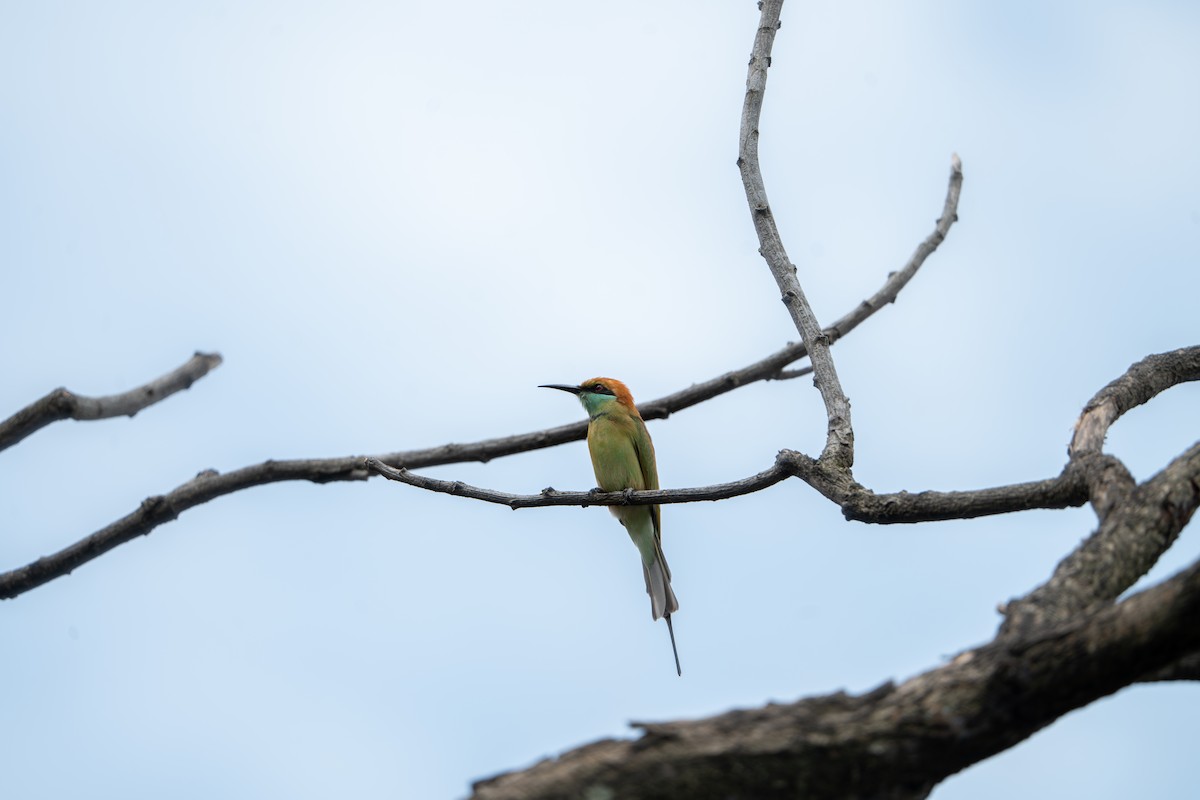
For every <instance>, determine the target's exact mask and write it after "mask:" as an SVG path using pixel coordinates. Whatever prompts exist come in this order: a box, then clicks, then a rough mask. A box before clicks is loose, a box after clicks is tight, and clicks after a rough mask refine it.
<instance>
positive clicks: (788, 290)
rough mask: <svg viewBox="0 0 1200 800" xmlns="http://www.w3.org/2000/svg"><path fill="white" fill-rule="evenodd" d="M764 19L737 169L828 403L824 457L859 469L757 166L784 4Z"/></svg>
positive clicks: (836, 387)
mask: <svg viewBox="0 0 1200 800" xmlns="http://www.w3.org/2000/svg"><path fill="white" fill-rule="evenodd" d="M759 6H760V8H761V9H762V17H761V19H760V21H759V23H758V32H757V33H756V34H755V37H754V49H753V50H752V51H751V54H750V68H749V74H748V75H747V76H746V99H745V102H744V104H743V106H742V126H741V135H740V137H739V143H738V161H737V163H738V168H739V169H740V170H741V172H742V184H743V185H744V187H745V189H746V202H747V203H749V205H750V215H751V218H752V219H753V221H754V230H755V232H756V233H757V234H758V241H759V252H760V253H761V254H762V257H763V258H764V259H766V262H767V265H768V266H769V267H770V269H771V274H772V275H774V276H775V283H776V284H777V285H778V286H779V291H780V294H781V295H782V298H783V302H784V304H785V305H786V306H787V307H788V311H789V312H790V313H791V315H792V322H793V323H794V324H795V325H796V330H798V331H799V332H800V337H801V338H802V339H803V340H804V345H805V347H807V348H808V354H809V357H810V359H811V361H812V365H813V373H814V376H815V381H814V382H815V383H816V385H817V388H818V389H819V390H820V392H821V399H822V400H824V402H825V414H826V417H827V418H828V429H827V435H826V440H825V449H824V451H823V452H822V453H821V459H822V460H827V461H830V462H831V463H833V464H835V465H836V466H838V467H839V468H841V469H845V470H848V469H850V467H851V466H853V465H854V429H853V427H852V426H851V424H850V403H849V401H847V400H846V395H845V393H844V392H843V391H842V386H841V383H840V381H839V380H838V376H837V370H836V369H835V368H834V365H833V358H832V356H831V355H830V353H829V346H830V344H831V342H830V340H829V337H828V336H826V335H825V334H824V332H823V331H822V330H821V325H820V323H818V322H817V317H816V315H815V314H814V313H813V310H812V308H811V307H810V306H809V304H808V298H806V297H805V296H804V290H803V289H802V288H801V286H800V281H799V280H798V279H797V277H796V267H795V266H794V265H793V264H792V262H791V260H790V259H789V258H788V255H787V251H786V250H785V249H784V247H783V239H782V237H780V235H779V228H778V227H777V226H776V224H775V217H774V215H773V214H772V213H771V206H770V203H769V202H768V201H767V189H766V186H765V185H764V183H763V178H762V169H761V168H760V166H759V162H758V137H759V131H758V121H759V118H760V116H761V115H762V103H763V94H764V92H765V91H766V88H767V69H768V68H769V67H770V65H771V48H772V46H773V45H774V43H775V32H776V31H777V30H778V29H779V26H780V22H779V13H780V11H781V9H782V8H783V0H763V2H761V3H759Z"/></svg>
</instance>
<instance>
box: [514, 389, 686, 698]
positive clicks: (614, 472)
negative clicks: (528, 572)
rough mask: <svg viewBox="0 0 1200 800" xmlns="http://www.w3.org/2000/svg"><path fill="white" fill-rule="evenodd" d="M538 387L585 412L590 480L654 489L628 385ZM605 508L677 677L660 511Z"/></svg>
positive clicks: (610, 486) (650, 457)
mask: <svg viewBox="0 0 1200 800" xmlns="http://www.w3.org/2000/svg"><path fill="white" fill-rule="evenodd" d="M538 388H539V389H558V390H560V391H563V392H570V393H571V394H573V395H575V396H576V397H578V398H579V402H580V403H582V404H583V407H584V409H585V410H586V411H587V414H588V432H587V442H588V452H589V453H590V454H591V456H592V469H593V470H594V471H595V473H596V483H597V485H598V486H599V487H600V489H601V490H602V491H605V492H620V491H625V490H629V489H632V490H635V491H641V490H643V489H657V488H658V467H657V465H656V463H655V460H654V443H653V442H651V441H650V433H649V431H647V430H646V423H645V422H643V421H642V415H641V413H640V412H638V409H637V406H636V405H634V402H633V396H632V395H631V394H630V393H629V387H627V386H626V385H625V384H623V383H621V382H620V381H619V380H616V379H615V378H591V379H590V380H586V381H584V382H583V383H581V384H579V385H578V386H568V385H566V384H561V383H546V384H542V385H541V386H539V387H538ZM608 510H609V511H610V512H612V515H613V516H614V517H616V518H617V519H618V520H619V521H620V523H621V524H622V525H623V526H625V530H626V532H628V533H629V538H630V539H632V540H633V543H634V545H636V546H637V549H638V552H639V553H640V554H641V556H642V575H643V577H645V579H646V594H648V595H650V615H651V618H652V619H653V620H655V621H657V620H658V619H659V618H660V617H661V618H663V619H665V620H666V621H667V632H668V633H670V635H671V652H672V653H673V654H674V655H675V674H676V675H679V676H682V675H683V670H682V669H681V668H680V666H679V650H678V649H677V648H676V647H675V628H674V626H672V625H671V615H672V614H674V613H675V612H676V611H678V610H679V601H678V600H677V599H676V598H675V591H674V590H673V589H672V588H671V568H670V567H668V566H667V559H666V557H664V556H663V550H662V513H661V511H660V509H659V507H658V506H656V505H655V506H640V505H639V506H633V505H630V506H609V507H608Z"/></svg>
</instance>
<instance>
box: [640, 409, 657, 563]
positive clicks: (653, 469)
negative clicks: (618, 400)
mask: <svg viewBox="0 0 1200 800" xmlns="http://www.w3.org/2000/svg"><path fill="white" fill-rule="evenodd" d="M633 449H634V450H635V451H636V452H637V459H638V466H640V467H641V468H642V481H643V483H644V485H645V487H646V488H647V489H657V488H658V464H657V463H656V462H655V460H654V442H652V441H650V432H649V431H647V430H646V423H644V422H642V420H641V419H640V418H635V419H634V430H633ZM650 518H651V519H653V520H654V538H655V539H657V540H658V541H662V512H661V510H660V508H659V507H658V506H650Z"/></svg>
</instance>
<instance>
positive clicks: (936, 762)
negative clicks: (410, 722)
mask: <svg viewBox="0 0 1200 800" xmlns="http://www.w3.org/2000/svg"><path fill="white" fill-rule="evenodd" d="M1197 614H1200V564H1194V565H1192V566H1191V567H1189V568H1188V569H1186V570H1184V571H1183V572H1181V573H1179V574H1178V575H1176V576H1175V577H1173V578H1171V579H1170V580H1167V581H1165V582H1164V583H1162V584H1159V585H1158V586H1154V587H1152V588H1150V589H1147V590H1145V591H1144V592H1141V593H1139V594H1136V595H1134V596H1132V597H1130V598H1128V599H1127V600H1125V601H1124V602H1122V603H1120V604H1118V605H1115V606H1109V607H1107V608H1104V609H1103V610H1100V611H1098V612H1095V613H1093V614H1090V615H1086V616H1084V617H1082V618H1078V619H1075V620H1073V621H1071V622H1070V623H1068V624H1066V625H1063V626H1060V627H1058V628H1055V629H1053V630H1051V631H1048V632H1046V633H1045V635H1041V636H1038V637H1037V638H1036V639H1031V640H1029V641H1022V642H1020V643H1015V644H1014V643H1012V642H1010V641H1007V640H1004V639H999V640H997V641H995V642H992V643H991V644H988V645H985V646H983V647H980V648H978V649H975V650H969V651H966V652H964V653H961V654H959V655H958V656H957V657H955V658H954V659H953V660H952V661H950V662H949V663H948V664H945V665H943V666H941V667H938V668H936V669H933V670H930V671H929V672H926V673H924V674H922V675H918V676H917V677H915V678H912V679H910V680H908V681H906V682H905V683H903V684H901V685H899V686H893V685H892V684H890V683H889V684H884V685H883V686H881V687H879V688H878V689H876V690H874V691H872V692H869V693H867V694H865V695H859V696H850V695H846V694H843V693H840V692H839V693H837V694H833V695H827V696H824V697H812V698H808V699H805V700H800V701H799V702H795V703H787V704H770V705H768V706H766V707H764V708H760V709H751V710H743V711H731V712H728V713H725V714H721V715H718V716H715V717H710V718H707V719H700V720H694V721H688V722H669V723H655V724H644V723H643V724H638V725H637V727H640V728H641V729H642V730H643V734H642V736H641V738H639V739H637V740H632V741H630V740H613V739H606V740H602V741H598V742H595V743H592V744H588V745H584V746H583V747H579V748H576V749H574V750H571V751H568V752H566V753H563V754H562V755H560V756H558V757H556V758H552V759H546V760H544V761H541V762H539V763H537V764H535V765H533V766H532V767H529V768H528V769H525V770H522V771H519V772H511V773H506V774H502V775H498V776H496V777H493V778H489V779H486V780H483V781H479V782H478V783H476V784H475V785H474V787H473V789H474V792H473V794H472V798H474V800H516V798H521V800H550V798H555V800H558V799H559V798H568V797H588V796H592V794H594V795H595V796H597V797H600V796H604V797H621V798H631V799H635V800H649V799H650V798H675V797H688V798H693V800H707V799H708V798H712V799H713V800H717V799H718V798H728V797H754V798H761V799H762V800H772V799H773V798H789V799H790V798H796V797H814V798H817V797H820V798H826V797H860V798H865V797H877V798H922V797H926V796H928V794H929V792H930V791H931V790H932V788H933V787H934V786H935V785H936V784H937V783H938V782H940V781H941V780H942V779H944V778H946V777H947V776H949V775H952V774H954V773H955V772H958V771H959V770H961V769H963V768H965V767H967V766H969V765H971V764H973V763H976V762H978V761H981V760H982V759H984V758H986V757H988V756H990V755H993V754H995V753H998V752H1000V751H1002V750H1005V749H1007V748H1009V747H1011V746H1012V745H1014V744H1016V743H1017V742H1020V741H1022V740H1024V739H1026V738H1028V737H1029V736H1030V735H1032V734H1033V733H1035V732H1036V731H1038V730H1040V729H1041V728H1043V727H1045V726H1046V725H1048V724H1050V723H1051V722H1053V721H1054V720H1056V719H1058V718H1059V717H1060V716H1062V715H1063V714H1065V713H1066V712H1068V711H1070V710H1072V709H1076V708H1080V707H1082V706H1085V705H1087V704H1088V703H1090V702H1092V701H1094V700H1097V699H1099V698H1101V697H1104V696H1106V695H1109V694H1111V693H1113V692H1115V691H1117V690H1118V689H1120V688H1121V687H1123V686H1126V685H1128V684H1129V683H1131V682H1133V681H1135V680H1138V679H1139V677H1140V676H1143V675H1147V674H1153V672H1154V671H1155V670H1160V669H1163V668H1164V667H1166V666H1168V665H1170V664H1172V663H1176V662H1178V661H1179V660H1180V659H1181V658H1183V657H1185V656H1188V655H1189V654H1191V653H1193V652H1194V651H1196V649H1197V647H1198V646H1200V626H1197V625H1196V624H1195V619H1196V616H1197Z"/></svg>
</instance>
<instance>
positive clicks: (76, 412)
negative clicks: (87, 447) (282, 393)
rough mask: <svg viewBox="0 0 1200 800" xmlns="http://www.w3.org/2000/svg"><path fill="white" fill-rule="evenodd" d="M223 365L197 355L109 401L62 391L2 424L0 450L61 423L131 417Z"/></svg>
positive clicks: (213, 358) (208, 355) (218, 358)
mask: <svg viewBox="0 0 1200 800" xmlns="http://www.w3.org/2000/svg"><path fill="white" fill-rule="evenodd" d="M220 363H221V356H220V355H219V354H217V353H196V354H195V355H194V356H192V357H191V358H189V359H188V360H187V362H186V363H184V364H183V365H182V366H181V367H179V368H177V369H175V370H173V371H171V372H168V373H167V374H166V375H163V376H162V377H160V378H155V379H154V380H152V381H150V382H149V383H147V384H145V385H144V386H139V387H137V388H136V389H130V390H129V391H128V392H123V393H121V394H113V395H109V396H107V397H87V396H85V395H81V394H75V393H73V392H70V391H68V390H66V389H63V388H59V389H55V390H54V391H52V392H50V393H49V394H47V395H46V396H45V397H43V398H41V399H40V400H35V401H34V402H32V403H30V404H29V405H27V406H25V408H22V409H21V410H20V411H18V412H17V413H16V414H13V415H12V416H11V417H9V418H8V419H6V420H4V421H3V422H0V450H4V449H6V448H9V447H12V446H13V445H14V444H16V443H17V442H19V441H21V440H22V439H24V438H25V437H26V436H28V435H30V434H31V433H33V432H34V431H37V430H39V429H40V428H44V427H46V426H47V425H49V424H50V423H52V422H58V421H59V420H60V419H78V420H93V419H107V418H109V417H132V416H133V415H134V414H136V413H137V412H139V411H141V410H142V409H143V408H146V407H147V406H152V405H154V404H155V403H157V402H158V401H159V400H165V399H166V398H168V397H170V396H171V395H173V394H175V393H176V392H181V391H183V390H184V389H187V388H188V387H189V386H191V385H192V384H193V383H195V382H196V381H198V380H200V379H201V378H203V377H204V376H205V375H207V374H208V373H209V372H211V371H212V370H214V369H216V368H217V366H218V365H220Z"/></svg>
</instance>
